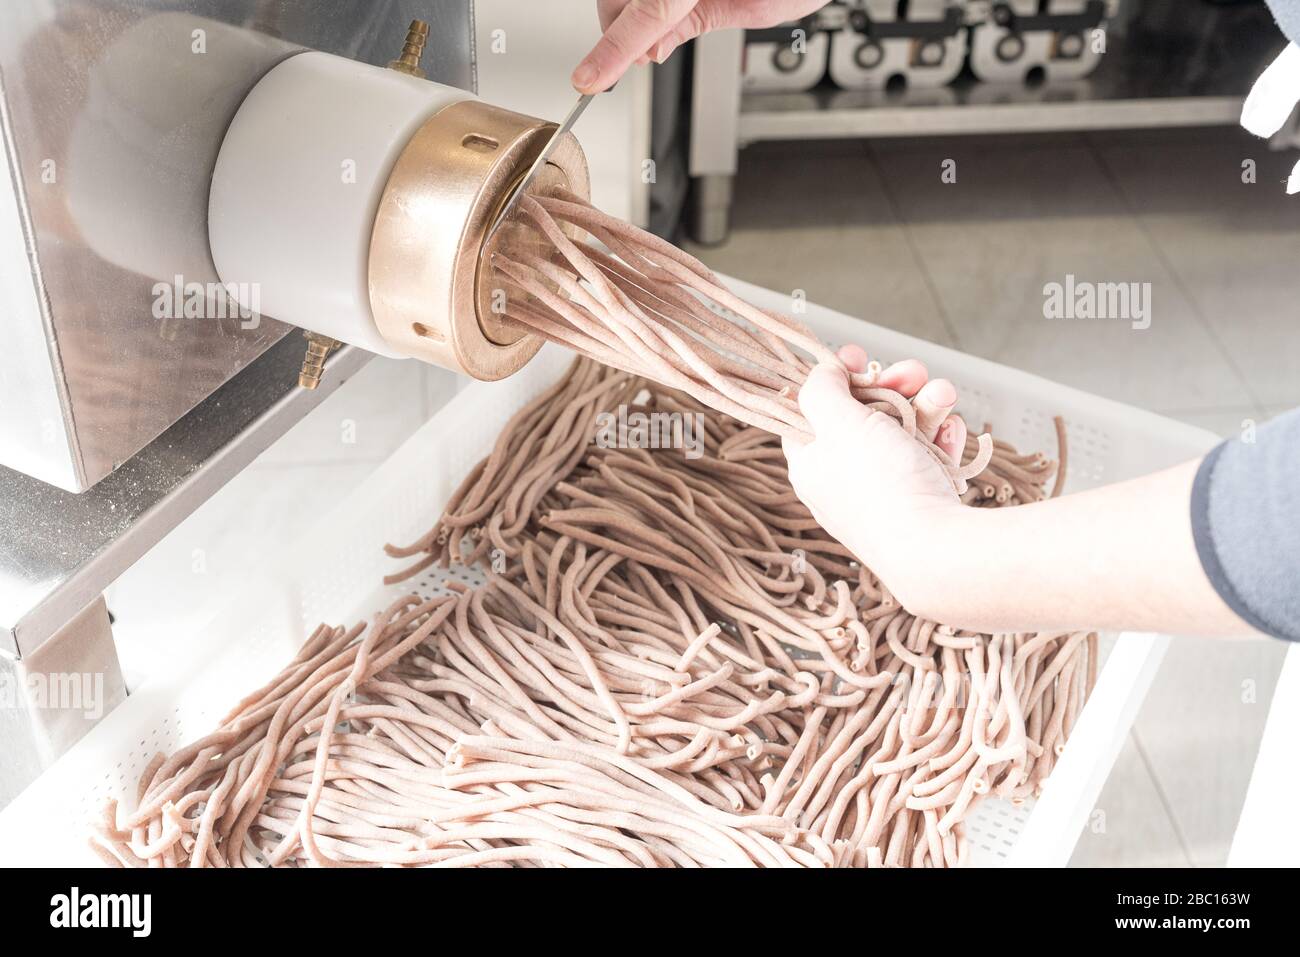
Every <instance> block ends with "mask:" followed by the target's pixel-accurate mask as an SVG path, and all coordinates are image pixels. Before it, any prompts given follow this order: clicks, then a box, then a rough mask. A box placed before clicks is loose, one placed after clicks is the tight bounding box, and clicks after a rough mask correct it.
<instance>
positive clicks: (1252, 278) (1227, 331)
mask: <svg viewBox="0 0 1300 957" xmlns="http://www.w3.org/2000/svg"><path fill="white" fill-rule="evenodd" d="M1098 153H1099V156H1100V158H1101V160H1102V162H1103V163H1104V164H1105V166H1106V168H1107V169H1108V170H1109V171H1110V174H1111V175H1112V176H1113V178H1114V180H1115V182H1116V183H1117V184H1118V186H1119V189H1120V190H1121V192H1122V193H1123V195H1124V197H1125V200H1126V202H1127V203H1128V204H1129V206H1130V208H1132V209H1133V210H1134V211H1135V212H1136V213H1137V214H1138V217H1139V222H1140V224H1141V225H1142V227H1143V228H1144V229H1145V230H1146V231H1147V233H1148V234H1149V235H1150V236H1151V238H1152V240H1153V242H1154V243H1155V244H1156V245H1157V246H1158V247H1159V249H1160V251H1161V253H1162V255H1163V257H1164V259H1165V260H1166V262H1167V263H1168V266H1169V268H1170V270H1171V271H1172V272H1173V273H1174V274H1175V275H1176V276H1177V279H1178V282H1179V284H1180V285H1181V287H1182V288H1183V289H1184V291H1185V293H1186V295H1187V296H1188V297H1189V298H1190V299H1191V300H1192V302H1193V303H1194V304H1195V306H1196V308H1197V309H1198V311H1199V312H1200V314H1201V315H1202V316H1203V317H1204V319H1205V321H1206V322H1207V323H1208V324H1209V326H1210V327H1211V328H1212V329H1213V330H1214V333H1215V335H1216V337H1217V338H1218V340H1219V341H1220V342H1221V344H1222V347H1223V349H1224V351H1225V352H1226V353H1227V354H1228V355H1229V356H1230V357H1231V358H1232V361H1233V363H1234V364H1235V366H1236V368H1237V369H1238V370H1239V371H1240V373H1241V375H1242V377H1243V378H1244V381H1245V384H1246V386H1247V389H1248V391H1249V392H1250V393H1251V394H1252V395H1253V396H1254V397H1255V399H1256V400H1258V401H1262V402H1266V403H1283V402H1290V403H1293V404H1300V270H1297V269H1296V263H1297V262H1300V203H1297V202H1294V201H1291V200H1290V199H1289V198H1288V197H1287V196H1286V195H1285V193H1284V191H1283V187H1282V184H1283V182H1285V179H1286V176H1287V174H1288V173H1289V171H1290V169H1291V166H1292V164H1294V162H1295V159H1296V154H1295V152H1294V151H1287V152H1274V151H1271V150H1269V148H1268V146H1267V143H1265V141H1263V140H1260V139H1257V138H1255V137H1252V136H1250V135H1249V134H1247V133H1246V132H1244V131H1243V130H1239V129H1235V128H1225V129H1223V130H1203V131H1197V135H1189V136H1186V137H1184V138H1183V139H1182V140H1180V141H1173V142H1168V143H1163V144H1162V143H1126V142H1124V141H1123V140H1122V139H1112V140H1110V141H1108V142H1107V143H1105V144H1102V145H1099V146H1098ZM1247 161H1249V162H1253V163H1254V164H1256V168H1255V182H1253V183H1244V182H1243V181H1242V177H1243V169H1242V164H1243V163H1244V162H1247Z"/></svg>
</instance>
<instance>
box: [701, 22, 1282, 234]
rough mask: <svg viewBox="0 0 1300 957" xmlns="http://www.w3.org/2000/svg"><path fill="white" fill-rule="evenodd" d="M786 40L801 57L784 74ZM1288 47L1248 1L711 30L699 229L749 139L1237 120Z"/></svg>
mask: <svg viewBox="0 0 1300 957" xmlns="http://www.w3.org/2000/svg"><path fill="white" fill-rule="evenodd" d="M954 28H956V30H957V32H956V33H953V30H954ZM794 30H798V31H801V32H800V33H798V34H795V35H793V36H792V31H794ZM828 32H829V33H830V34H831V36H832V37H833V39H832V42H831V50H830V56H829V70H828V75H827V76H825V77H821V76H819V77H817V78H814V77H813V75H812V74H813V73H814V72H815V71H814V70H813V68H812V65H811V63H812V58H811V52H812V50H813V44H814V42H815V41H816V40H817V39H818V38H819V37H821V36H825V35H826V34H827V33H828ZM792 39H793V40H795V41H797V45H798V47H799V49H803V50H805V51H806V55H805V56H804V58H803V60H801V61H799V62H798V64H797V66H798V69H793V68H792V69H791V70H790V71H789V72H788V73H787V74H784V75H782V76H781V78H780V80H779V82H778V81H777V80H776V79H775V78H774V68H773V66H772V65H773V64H775V63H776V62H778V61H779V60H782V59H784V61H786V62H788V63H789V64H791V65H792V67H793V66H794V65H795V63H796V60H797V58H796V57H794V56H793V55H791V53H790V50H789V48H790V46H791V43H792ZM940 41H942V42H940ZM1282 45H1283V40H1282V37H1281V35H1280V34H1279V33H1278V31H1277V29H1276V27H1275V26H1274V25H1273V21H1272V17H1271V16H1270V15H1269V13H1268V9H1267V8H1266V7H1265V6H1264V4H1263V3H1262V2H1254V0H1240V2H1231V0H1230V2H1226V3H1223V2H1216V0H992V2H990V0H837V2H835V3H830V4H827V6H825V7H823V8H822V9H821V10H820V11H818V12H817V13H815V14H812V15H811V16H809V17H806V18H804V19H803V20H801V21H799V22H798V23H797V24H786V25H783V26H781V27H777V28H772V29H771V30H760V31H742V30H730V31H720V32H717V33H714V34H709V35H707V36H705V37H702V38H700V39H699V40H697V41H695V43H694V44H693V48H694V56H693V59H692V61H691V64H690V71H691V74H692V82H693V84H694V87H695V93H694V95H693V96H692V97H691V100H690V104H689V112H690V119H689V129H690V155H689V175H690V177H691V185H692V189H691V196H690V206H689V210H688V215H687V217H686V219H687V222H688V224H689V229H690V233H691V236H692V238H693V239H695V240H697V241H698V242H701V243H704V244H708V245H714V244H718V243H720V242H722V241H723V240H724V239H725V238H726V236H727V232H728V218H729V210H730V205H731V194H732V177H733V176H734V175H735V172H736V169H737V166H738V164H739V162H740V154H741V152H742V151H743V150H744V148H745V147H747V146H749V145H750V144H753V143H758V142H762V141H765V140H798V141H803V142H806V141H808V140H811V139H847V138H855V137H901V136H939V135H948V134H972V133H1026V132H1046V131H1063V130H1105V129H1135V128H1150V127H1171V126H1210V125H1226V124H1235V123H1236V122H1237V119H1238V117H1239V115H1240V113H1241V104H1242V100H1243V98H1244V97H1245V95H1246V92H1247V91H1248V90H1249V89H1250V85H1251V83H1252V82H1253V81H1254V79H1255V77H1257V76H1258V75H1259V73H1260V72H1261V71H1262V70H1263V68H1264V67H1265V66H1266V65H1267V64H1268V63H1269V62H1271V60H1272V58H1273V57H1274V56H1276V55H1277V53H1278V51H1279V50H1280V49H1281V47H1282ZM782 46H784V47H785V48H786V52H785V53H782V51H781V48H782ZM755 51H758V52H755ZM796 78H797V79H798V82H797V83H796V82H795V79H796ZM701 91H707V95H703V93H702V92H701ZM1273 142H1274V144H1275V146H1276V147H1277V148H1285V147H1288V146H1294V145H1300V133H1297V131H1296V129H1295V127H1294V126H1292V127H1289V128H1288V129H1286V130H1284V131H1283V132H1282V133H1281V134H1279V135H1278V136H1277V137H1274V140H1273Z"/></svg>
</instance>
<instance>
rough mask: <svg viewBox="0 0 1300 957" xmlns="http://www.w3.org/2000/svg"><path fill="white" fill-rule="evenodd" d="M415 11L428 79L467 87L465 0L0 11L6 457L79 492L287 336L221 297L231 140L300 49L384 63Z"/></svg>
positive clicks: (174, 2) (54, 4) (42, 6)
mask: <svg viewBox="0 0 1300 957" xmlns="http://www.w3.org/2000/svg"><path fill="white" fill-rule="evenodd" d="M414 17H419V18H420V19H422V20H425V21H428V22H429V23H430V27H431V29H430V37H429V41H428V47H427V51H426V55H425V64H426V67H425V68H426V72H427V73H428V75H429V78H430V79H433V80H436V81H438V82H441V83H444V84H448V85H452V86H459V87H462V88H465V89H471V88H472V87H473V50H472V45H473V44H472V37H473V29H472V27H473V24H472V5H471V4H469V3H466V2H463V0H390V2H382V0H364V2H362V0H23V2H21V3H12V4H5V5H4V9H3V10H2V11H0V21H2V23H3V27H2V28H0V126H2V128H3V136H2V146H0V149H2V150H3V154H4V165H5V172H4V174H0V301H3V302H4V304H5V308H6V319H5V323H4V327H5V333H6V340H5V348H4V349H3V350H2V351H0V464H3V465H5V466H8V467H10V468H13V469H16V470H18V471H21V472H24V473H26V474H28V475H33V476H35V477H37V478H40V479H42V480H43V481H45V482H48V483H50V484H53V485H57V486H58V487H60V488H64V489H68V490H70V491H82V490H85V489H87V488H89V487H91V486H92V485H94V484H95V482H97V481H99V480H100V479H102V478H103V477H104V476H105V475H108V474H109V473H110V472H111V471H112V470H113V469H114V468H115V467H117V466H118V465H120V464H121V463H122V462H124V461H125V460H127V459H128V458H130V457H131V456H132V455H133V454H135V453H136V452H137V451H139V450H140V449H141V448H143V447H144V446H145V445H146V444H147V443H148V442H150V441H151V440H153V439H154V438H155V437H157V436H158V435H159V434H160V433H161V432H162V431H163V430H164V429H166V428H167V427H168V426H170V425H171V424H172V423H173V422H175V421H176V420H177V419H179V418H180V417H181V416H183V415H184V414H185V413H187V412H188V411H190V410H191V409H192V408H194V406H195V405H197V404H198V403H199V402H200V401H201V400H202V399H203V398H204V397H206V396H207V395H209V394H210V393H211V392H213V390H215V389H216V388H217V387H218V386H219V385H221V384H222V383H223V382H225V381H226V380H227V379H229V378H230V377H231V376H232V375H234V374H235V373H237V372H238V371H239V370H241V369H243V368H244V367H245V366H247V365H248V364H249V363H250V362H251V361H252V360H254V359H255V358H256V357H257V356H258V355H260V354H261V353H262V352H263V351H265V350H266V349H267V348H268V347H269V346H270V345H271V344H272V343H274V342H275V341H276V340H277V339H279V338H280V337H281V336H282V335H284V333H285V332H286V330H287V327H286V326H284V325H282V324H280V323H277V322H274V321H271V320H269V319H262V318H261V317H260V316H258V315H256V314H255V313H252V311H251V310H249V309H246V308H241V307H237V304H235V303H233V302H232V301H230V300H228V299H227V298H226V297H225V296H224V295H222V293H221V291H220V289H219V288H218V280H219V277H218V276H217V272H216V269H215V267H214V265H213V262H212V258H211V255H210V253H209V250H208V231H207V206H208V193H209V187H210V183H211V178H212V170H213V167H214V165H215V163H216V161H217V155H218V152H219V150H220V146H221V143H222V139H223V137H224V135H225V132H226V129H227V128H228V126H229V124H230V122H231V120H232V118H233V117H234V115H235V113H236V111H237V110H238V108H239V106H240V104H241V103H242V102H243V100H244V98H245V97H246V96H247V94H248V92H249V91H250V90H251V89H252V88H253V87H254V86H255V85H256V84H257V83H258V82H259V81H260V80H261V79H262V78H263V77H264V76H265V75H266V74H267V73H268V72H269V71H270V70H271V69H272V68H273V67H275V66H276V65H277V64H278V63H280V62H281V61H283V60H284V59H286V58H288V57H290V56H292V55H293V54H294V53H297V52H298V51H300V50H302V49H303V48H311V49H316V50H322V51H324V52H326V53H335V54H339V55H342V56H346V57H348V58H351V59H357V60H361V61H365V62H370V63H373V64H375V65H378V66H382V65H384V64H385V63H386V62H387V61H388V60H389V59H391V58H392V56H393V55H394V53H395V50H394V49H393V47H394V44H397V45H398V49H400V41H401V37H402V36H403V35H404V34H405V31H406V27H407V25H408V23H409V22H410V20H411V19H412V18H414ZM6 180H7V181H8V182H7V185H6V184H5V183H4V181H6ZM196 289H197V290H202V291H203V292H204V293H205V296H204V297H203V299H202V300H201V304H202V306H203V309H202V312H203V316H202V320H203V321H196V317H195V315H194V311H195V310H194V309H193V308H192V307H193V304H194V302H195V301H196V297H194V296H193V295H190V293H192V292H193V290H196ZM209 293H210V295H208V294H209ZM187 305H189V306H191V308H189V309H187V308H185V307H186V306H187ZM223 308H224V310H225V313H226V315H225V317H224V318H223V317H222V315H221V313H222V311H223Z"/></svg>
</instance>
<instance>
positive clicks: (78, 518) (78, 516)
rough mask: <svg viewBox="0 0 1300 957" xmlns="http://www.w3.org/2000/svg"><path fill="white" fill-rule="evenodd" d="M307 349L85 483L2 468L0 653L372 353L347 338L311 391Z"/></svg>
mask: <svg viewBox="0 0 1300 957" xmlns="http://www.w3.org/2000/svg"><path fill="white" fill-rule="evenodd" d="M302 350H303V344H302V338H301V337H300V336H296V335H294V336H288V337H286V338H284V339H282V340H281V341H279V342H278V343H276V344H274V345H273V346H272V347H271V348H270V349H268V350H267V351H266V352H265V353H264V354H263V355H261V356H259V357H258V358H257V359H255V360H254V361H253V362H252V363H250V365H249V367H248V368H247V369H245V370H244V371H243V372H241V373H240V374H239V375H238V376H235V377H234V378H233V379H231V380H229V381H228V382H226V383H225V384H224V385H222V386H221V387H220V388H219V389H218V390H217V391H216V392H214V393H213V394H212V395H210V396H209V397H208V398H207V399H205V400H204V401H203V402H201V403H200V404H199V405H198V407H197V408H195V409H194V410H193V411H192V412H190V413H189V414H188V415H187V416H185V417H184V418H183V419H181V420H180V421H179V422H177V423H176V424H175V425H173V426H172V427H171V428H170V429H168V430H167V431H166V432H164V433H163V434H162V435H161V436H160V437H159V438H158V439H156V440H155V441H154V442H152V443H150V445H149V446H148V447H146V448H145V449H144V450H143V451H142V452H140V453H139V454H138V455H136V456H135V457H134V458H132V459H131V460H130V461H128V462H127V463H126V464H125V465H123V466H122V467H121V468H120V469H118V470H117V471H116V472H114V473H113V474H112V475H110V476H109V477H108V478H106V479H104V481H102V482H100V483H99V484H98V485H96V486H95V487H94V488H93V489H91V490H90V491H89V492H85V493H83V494H81V495H76V494H73V493H70V492H64V491H61V490H59V489H56V488H53V487H51V486H49V485H46V484H44V483H43V482H39V481H37V480H36V479H33V478H30V477H28V476H26V475H20V474H18V473H17V472H13V471H11V470H9V469H0V653H7V654H9V655H30V654H33V653H34V652H35V651H36V649H37V648H39V647H40V646H41V645H42V643H44V642H45V641H46V640H47V639H49V638H50V637H51V636H52V635H54V634H55V633H56V632H57V631H58V630H59V629H60V628H61V627H63V625H64V624H65V623H66V622H67V621H68V620H69V619H70V618H72V617H73V616H74V615H76V614H77V613H78V612H79V611H80V609H82V608H84V607H85V606H86V604H87V603H88V602H90V601H91V600H92V599H93V598H94V597H95V596H96V595H98V594H100V593H101V592H103V590H104V589H105V588H106V587H107V586H108V585H109V584H110V583H111V582H112V581H113V580H114V579H116V578H117V576H118V575H120V574H121V573H122V571H124V570H125V569H126V568H128V567H130V566H131V565H132V564H133V563H134V562H135V561H136V560H137V559H138V558H139V557H140V556H141V555H143V554H144V553H145V552H146V551H148V550H149V548H150V547H152V546H153V545H154V544H155V543H157V542H158V540H159V539H161V538H162V537H163V535H165V534H166V533H167V532H169V531H170V530H171V529H173V528H175V527H176V525H178V524H179V523H180V522H181V520H182V519H184V518H185V517H186V516H187V515H189V514H190V513H191V512H192V511H194V509H195V508H197V507H198V506H199V505H201V504H202V503H203V502H204V501H205V500H207V498H209V497H210V496H211V495H212V494H213V493H214V492H215V491H216V490H217V489H219V488H221V487H222V486H223V485H224V484H225V483H226V482H227V481H229V480H230V479H231V478H232V477H234V476H235V475H236V474H238V473H239V471H240V470H241V469H243V468H244V466H246V465H247V464H248V463H249V462H251V461H252V460H253V459H254V458H256V457H257V455H258V454H260V453H261V452H263V451H264V450H265V449H266V448H267V447H268V446H270V444H271V443H272V442H274V441H275V440H276V439H277V438H279V437H280V436H281V435H283V434H284V433H285V432H286V431H288V429H289V428H290V427H291V426H292V425H293V424H294V423H296V422H297V421H298V420H300V419H301V418H302V417H303V416H304V415H306V414H307V413H308V412H309V411H311V410H312V409H313V408H315V407H316V406H317V405H319V404H320V403H321V402H322V401H324V400H325V399H326V398H327V397H328V396H329V395H330V394H331V393H333V392H334V390H335V389H337V388H338V387H339V386H340V385H341V384H342V383H343V382H344V381H346V380H347V379H348V378H349V377H350V376H351V375H352V374H353V373H355V372H356V370H357V369H359V368H361V366H362V365H364V364H365V363H366V362H367V361H368V360H369V359H370V353H368V352H364V351H362V350H359V349H354V348H344V349H341V350H340V351H338V352H336V353H335V354H334V355H333V356H331V357H330V362H329V365H328V366H326V370H325V376H324V378H323V379H322V381H321V384H320V387H319V388H317V389H315V390H312V391H308V390H306V389H299V388H298V370H299V368H300V367H301V365H302Z"/></svg>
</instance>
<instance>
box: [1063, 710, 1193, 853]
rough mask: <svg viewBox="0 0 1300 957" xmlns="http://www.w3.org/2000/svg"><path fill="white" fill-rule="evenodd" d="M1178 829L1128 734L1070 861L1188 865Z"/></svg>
mask: <svg viewBox="0 0 1300 957" xmlns="http://www.w3.org/2000/svg"><path fill="white" fill-rule="evenodd" d="M1190 863H1191V862H1190V860H1189V859H1188V857H1187V853H1186V851H1185V850H1184V849H1183V846H1182V842H1181V841H1180V840H1179V837H1178V832H1177V831H1176V830H1175V829H1174V826H1173V823H1172V822H1171V821H1170V820H1169V815H1168V813H1167V812H1166V810H1165V806H1164V803H1163V802H1162V800H1161V797H1160V791H1159V789H1158V788H1157V787H1156V784H1155V781H1154V780H1153V779H1152V777H1151V772H1150V770H1149V769H1148V768H1147V765H1146V763H1145V762H1144V761H1143V759H1142V755H1141V753H1140V752H1139V751H1138V748H1137V746H1136V744H1135V742H1134V741H1133V738H1132V737H1131V736H1130V737H1129V738H1128V739H1127V740H1126V741H1125V742H1124V748H1123V750H1121V751H1120V753H1119V757H1117V758H1116V759H1115V764H1114V766H1113V767H1112V768H1111V772H1110V777H1108V778H1107V779H1106V785H1105V786H1104V787H1103V788H1102V790H1101V794H1100V796H1099V797H1098V798H1097V806H1096V807H1095V808H1094V809H1093V811H1092V813H1091V814H1090V815H1089V816H1088V823H1087V824H1086V825H1085V826H1084V829H1083V832H1082V833H1081V834H1080V836H1079V843H1078V844H1077V845H1076V846H1075V849H1074V854H1073V855H1072V856H1071V858H1070V866H1071V867H1187V866H1189V864H1190Z"/></svg>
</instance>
